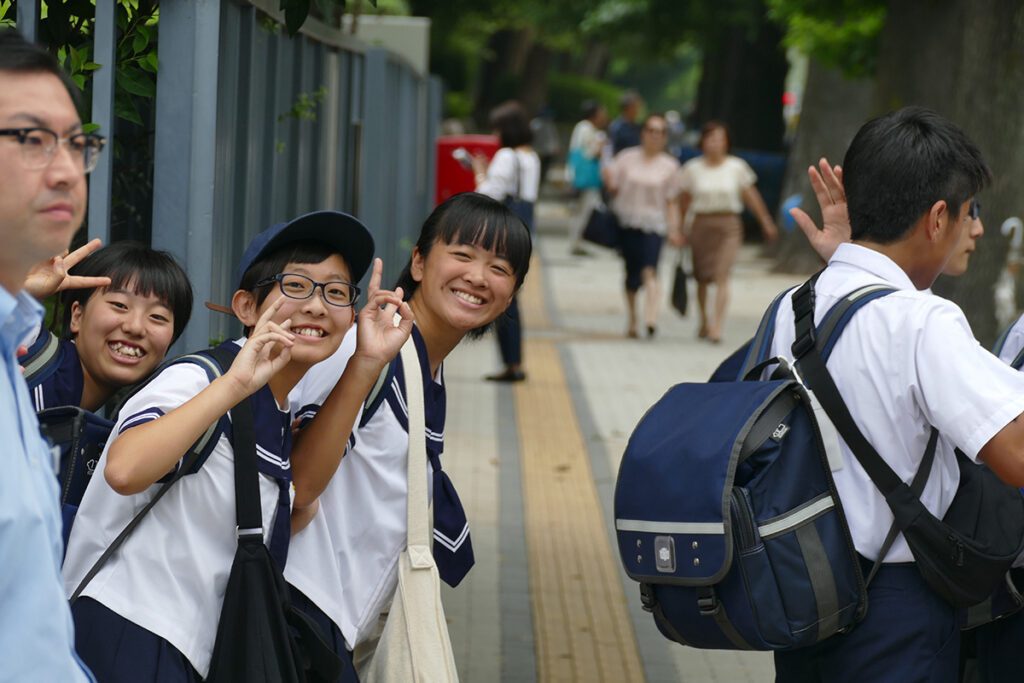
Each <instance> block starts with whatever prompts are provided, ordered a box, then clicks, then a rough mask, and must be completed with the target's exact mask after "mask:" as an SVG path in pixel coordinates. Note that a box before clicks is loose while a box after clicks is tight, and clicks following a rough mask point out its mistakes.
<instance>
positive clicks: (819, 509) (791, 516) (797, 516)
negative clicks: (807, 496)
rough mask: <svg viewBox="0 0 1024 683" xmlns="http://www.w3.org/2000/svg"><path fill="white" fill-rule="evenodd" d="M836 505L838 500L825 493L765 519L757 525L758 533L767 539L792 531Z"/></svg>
mask: <svg viewBox="0 0 1024 683" xmlns="http://www.w3.org/2000/svg"><path fill="white" fill-rule="evenodd" d="M835 506H836V501H835V500H834V499H833V498H832V496H831V495H829V494H827V493H823V494H821V495H820V496H818V497H817V498H814V499H813V500H810V501H808V502H806V503H804V504H803V505H801V506H800V507H798V508H795V509H793V510H790V511H789V512H786V513H784V514H782V515H779V516H778V517H773V518H772V519H769V520H767V521H765V522H764V523H763V524H761V525H760V526H758V527H757V533H758V534H760V535H761V540H765V541H766V540H768V539H770V538H772V537H774V536H780V535H782V534H784V533H786V532H788V531H792V530H793V529H795V528H797V527H798V526H800V525H802V524H804V523H806V522H808V521H810V520H812V519H814V518H815V517H818V516H819V515H822V514H824V513H825V512H828V511H829V510H831V509H832V508H834V507H835Z"/></svg>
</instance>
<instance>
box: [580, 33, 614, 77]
mask: <svg viewBox="0 0 1024 683" xmlns="http://www.w3.org/2000/svg"><path fill="white" fill-rule="evenodd" d="M610 60H611V54H610V52H609V50H608V44H607V43H603V42H595V41H591V42H590V43H589V44H588V45H587V48H586V50H585V51H584V52H583V58H582V59H581V60H580V67H579V74H580V76H585V77H587V78H594V79H597V80H602V79H604V77H605V76H606V75H608V62H609V61H610Z"/></svg>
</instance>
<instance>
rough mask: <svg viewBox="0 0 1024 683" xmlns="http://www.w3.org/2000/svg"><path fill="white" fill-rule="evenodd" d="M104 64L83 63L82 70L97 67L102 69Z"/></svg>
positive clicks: (91, 69) (94, 69) (90, 69)
mask: <svg viewBox="0 0 1024 683" xmlns="http://www.w3.org/2000/svg"><path fill="white" fill-rule="evenodd" d="M102 68H103V67H102V65H100V64H97V63H96V62H86V63H85V64H83V65H82V71H96V69H102Z"/></svg>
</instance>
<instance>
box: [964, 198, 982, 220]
mask: <svg viewBox="0 0 1024 683" xmlns="http://www.w3.org/2000/svg"><path fill="white" fill-rule="evenodd" d="M967 217H968V218H970V219H971V220H972V221H976V220H978V219H979V218H981V202H979V201H978V200H977V199H972V200H971V205H970V206H969V207H967Z"/></svg>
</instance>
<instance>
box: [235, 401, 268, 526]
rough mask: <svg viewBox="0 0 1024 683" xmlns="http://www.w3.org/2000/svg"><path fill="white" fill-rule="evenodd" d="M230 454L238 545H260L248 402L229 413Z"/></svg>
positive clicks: (253, 437)
mask: <svg viewBox="0 0 1024 683" xmlns="http://www.w3.org/2000/svg"><path fill="white" fill-rule="evenodd" d="M231 450H232V451H233V452H234V456H235V519H236V520H237V522H238V542H239V543H241V542H242V541H244V540H246V539H252V540H257V541H259V542H260V543H263V511H262V509H261V507H260V482H259V474H258V472H257V470H256V426H255V421H254V418H253V414H252V404H251V402H250V400H249V399H248V398H245V399H243V400H242V401H240V402H239V403H238V405H236V406H235V407H234V408H232V409H231Z"/></svg>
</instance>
